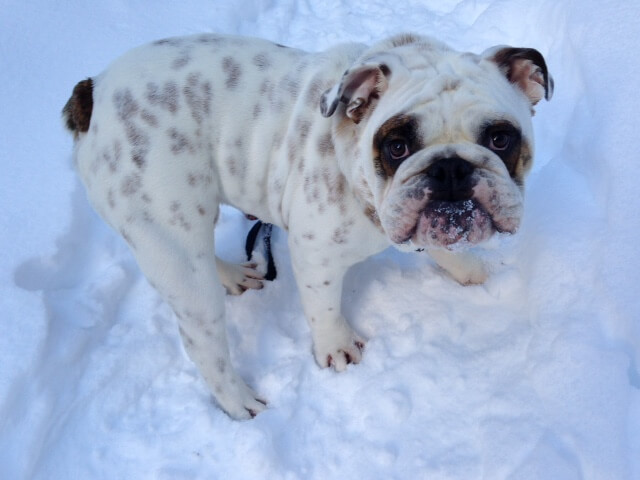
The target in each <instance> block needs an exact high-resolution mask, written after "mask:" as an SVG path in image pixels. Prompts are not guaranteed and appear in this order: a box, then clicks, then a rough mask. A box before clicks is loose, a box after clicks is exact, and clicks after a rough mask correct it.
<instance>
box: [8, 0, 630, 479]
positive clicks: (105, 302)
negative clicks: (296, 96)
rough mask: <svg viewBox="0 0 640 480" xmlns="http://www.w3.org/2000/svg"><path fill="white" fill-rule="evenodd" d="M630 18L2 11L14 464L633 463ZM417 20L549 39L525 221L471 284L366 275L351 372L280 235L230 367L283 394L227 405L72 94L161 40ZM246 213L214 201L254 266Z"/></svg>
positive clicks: (418, 271)
mask: <svg viewBox="0 0 640 480" xmlns="http://www.w3.org/2000/svg"><path fill="white" fill-rule="evenodd" d="M638 18H640V6H638V5H636V4H634V3H632V2H629V3H628V4H625V5H622V6H620V5H613V4H607V3H606V2H596V1H592V0H590V1H588V2H577V1H574V2H561V3H558V2H551V1H543V2H525V1H524V0H517V1H511V2H501V1H498V0H487V1H471V0H461V1H453V0H451V1H444V2H442V1H439V2H435V1H433V2H432V1H418V0H409V1H406V2H402V3H399V4H391V3H389V2H381V1H368V2H341V1H337V0H334V1H330V2H305V1H299V0H281V1H279V2H262V1H258V0H253V1H248V2H246V1H245V2H226V3H224V5H216V6H212V5H210V4H209V3H208V2H205V1H203V0H188V1H185V2H180V3H179V4H177V3H176V4H175V5H174V4H164V3H159V4H158V3H156V2H153V3H149V2H145V1H141V0H136V1H133V2H128V3H127V4H123V3H121V2H117V1H113V0H105V1H103V2H100V3H97V4H94V3H92V4H90V5H88V4H86V3H85V2H79V1H72V2H67V3H65V4H60V5H53V4H51V3H50V2H44V1H35V2H12V1H9V2H5V6H4V8H3V14H2V15H0V32H2V33H0V52H1V58H2V69H1V70H0V87H1V88H2V91H3V95H2V96H0V111H1V112H2V114H3V115H2V118H3V121H2V128H0V145H1V146H2V152H3V160H2V162H3V165H4V167H5V172H8V173H5V175H3V176H2V177H0V202H1V203H0V204H1V205H2V207H3V215H1V216H0V229H1V231H2V232H3V233H2V237H1V238H2V249H1V250H0V267H1V268H0V275H1V277H0V305H1V306H2V309H3V311H4V315H3V316H2V317H1V319H0V331H1V332H2V333H0V373H1V375H0V478H7V479H9V478H11V479H14V478H16V479H18V478H30V479H31V478H33V479H49V478H50V479H63V478H65V479H66V478H92V479H100V478H104V479H112V478H136V479H145V478H149V479H181V478H185V479H198V478H203V479H211V478H220V479H263V478H269V479H326V478H366V479H393V478H398V479H400V478H402V479H406V478H428V479H465V480H468V479H476V478H478V479H480V478H486V479H512V480H523V479H524V480H527V479H532V480H533V479H541V478H553V479H563V480H564V479H571V480H573V479H593V480H601V479H616V480H617V479H637V478H640V460H639V459H640V433H639V432H640V392H639V389H640V373H639V370H638V369H639V366H640V300H639V299H638V294H637V290H638V287H637V284H638V280H640V278H639V275H638V273H637V268H638V265H640V250H639V249H638V248H637V241H636V238H637V236H638V233H640V216H638V214H637V210H638V207H639V204H638V200H637V195H636V193H635V181H634V177H635V175H634V169H635V167H636V164H637V160H636V156H637V155H636V152H635V151H636V147H635V142H636V141H637V132H636V130H637V128H636V123H637V122H636V121H635V120H634V119H635V116H636V115H637V112H638V111H639V107H640V101H639V100H638V96H637V94H636V92H635V87H636V85H635V83H636V82H635V79H636V78H638V75H637V74H638V73H639V72H638V70H639V69H640V60H638V59H637V58H636V57H637V56H636V55H633V52H634V50H635V48H636V47H637V44H638V40H640V38H638V37H639V33H638V32H640V28H639V25H638V21H637V20H636V19H638ZM403 30H413V31H417V32H420V33H427V34H431V35H434V36H437V37H438V38H441V39H442V40H444V41H446V42H448V43H450V44H452V45H453V46H455V47H457V48H459V49H470V50H475V51H481V50H484V49H485V48H486V47H488V46H490V45H494V44H501V43H507V44H512V45H519V46H532V47H535V48H538V49H539V50H540V51H542V52H543V53H544V54H545V56H546V58H547V60H548V64H549V66H550V69H551V71H552V73H553V75H554V78H555V80H556V92H555V96H554V98H553V100H552V101H551V102H550V103H549V104H544V105H540V106H539V108H538V113H537V115H536V117H535V119H534V123H535V128H536V136H537V155H536V166H535V167H534V171H533V173H532V175H531V176H530V178H529V181H528V185H527V209H526V217H525V221H524V224H523V227H522V231H521V233H520V234H519V235H518V236H517V238H513V239H501V240H499V241H496V242H494V244H495V245H494V246H495V247H496V248H495V249H494V250H491V251H489V252H488V253H486V255H487V256H488V257H490V258H491V259H492V260H493V264H494V270H495V271H494V274H493V276H492V277H491V278H490V279H489V281H488V282H487V283H486V285H483V286H474V287H461V286H459V285H457V284H456V283H455V282H454V281H452V280H451V279H449V278H448V277H447V276H446V275H444V274H443V273H442V272H441V271H439V270H438V269H437V268H436V267H435V266H434V264H433V263H432V262H431V261H430V260H429V259H428V258H427V257H426V256H420V255H403V254H400V253H397V252H393V251H387V252H384V253H382V254H380V255H378V256H376V257H374V258H371V259H369V260H368V261H366V262H364V263H362V264H360V265H357V266H356V267H354V268H353V269H352V271H351V272H350V273H349V275H348V277H347V279H346V285H345V294H344V299H343V310H344V312H345V315H346V316H347V318H349V319H350V321H351V322H352V324H353V325H354V327H356V329H357V330H358V331H359V332H361V333H362V334H363V335H365V336H366V337H367V338H369V339H370V340H369V342H368V344H367V349H366V352H365V358H364V361H363V363H362V364H360V365H358V366H355V367H351V368H349V370H348V371H347V372H346V373H343V374H336V373H334V372H331V371H327V370H320V369H318V368H317V367H316V365H315V363H314V362H313V358H312V356H311V354H310V348H311V343H310V342H311V340H310V335H309V332H308V329H307V327H306V325H305V321H304V318H303V315H302V310H301V306H300V303H299V300H298V297H297V294H296V292H295V284H294V281H293V278H292V273H291V269H290V264H289V260H288V256H287V248H286V239H285V235H284V233H282V232H279V233H277V234H276V236H275V238H274V251H275V252H274V253H275V256H276V259H277V261H278V266H279V272H280V275H279V278H278V281H276V282H274V283H272V284H269V285H268V286H267V288H265V289H264V290H262V291H255V292H248V293H246V294H245V295H243V296H242V297H239V298H235V297H233V298H228V299H227V312H228V316H229V321H230V322H229V323H230V326H229V335H230V340H231V344H232V352H233V356H234V362H235V364H236V365H237V366H238V368H239V370H240V372H241V374H242V375H243V376H244V377H245V378H246V379H247V380H248V382H249V383H250V384H252V385H253V386H254V387H255V388H256V390H257V391H259V392H260V393H261V394H263V395H264V396H265V397H266V398H268V399H269V401H270V407H271V408H270V409H269V410H268V411H266V412H265V413H263V414H261V415H260V416H258V417H257V418H256V419H254V420H253V421H250V422H242V423H239V422H233V421H231V420H230V419H229V418H228V417H226V416H225V415H224V414H223V413H222V412H221V411H220V410H218V409H217V408H216V407H215V406H214V405H213V404H212V402H211V400H210V396H209V395H208V393H207V390H206V387H205V386H204V383H203V382H202V380H201V379H200V378H199V376H198V373H197V371H196V369H195V367H194V366H193V365H192V364H191V363H190V362H189V361H188V359H187V358H186V356H185V354H184V351H183V350H182V347H181V345H180V342H179V338H178V335H177V331H176V330H177V329H176V325H175V322H174V320H173V318H172V314H171V312H170V310H169V308H168V307H167V306H166V305H165V304H164V303H162V302H161V301H160V299H159V297H158V295H157V294H156V293H155V292H154V291H153V289H152V288H151V287H150V286H149V285H148V284H147V282H146V280H145V279H144V278H143V277H142V276H141V274H140V272H139V270H138V269H137V266H136V264H135V262H134V260H133V258H132V256H131V255H130V253H129V252H128V250H127V248H126V245H125V244H124V243H123V242H122V241H121V240H120V239H119V238H118V237H117V236H116V235H115V234H113V233H112V232H111V231H110V230H109V229H108V228H107V227H106V226H104V225H103V223H102V222H101V221H100V220H99V219H98V218H97V216H96V215H95V214H94V213H93V212H92V211H91V209H90V207H89V206H88V205H87V202H86V200H85V197H84V193H83V191H82V190H81V187H80V186H79V185H78V182H77V180H76V178H75V174H74V172H73V169H72V168H71V166H70V161H69V157H70V155H69V152H70V149H71V140H70V138H69V137H68V136H67V135H66V134H65V133H64V132H63V130H62V128H61V126H60V121H59V112H60V108H61V107H62V105H63V104H64V102H65V101H66V99H67V97H68V95H69V93H70V90H71V88H72V87H73V85H74V84H75V82H77V81H78V80H80V79H82V78H84V77H86V76H88V75H92V74H95V73H96V72H99V71H100V70H101V69H102V68H104V66H105V65H106V64H107V63H108V62H109V61H111V60H112V59H113V58H114V57H116V56H117V55H119V54H121V53H122V52H124V51H125V50H127V49H128V48H131V47H133V46H135V45H137V44H140V43H143V42H146V41H149V40H153V39H157V38H161V37H166V36H168V35H173V34H185V33H194V32H201V31H219V32H228V33H239V34H248V35H255V36H261V37H265V38H270V39H272V40H275V41H278V42H280V43H285V44H289V45H294V46H299V47H302V48H306V49H311V50H318V49H322V48H325V47H327V46H329V45H331V44H333V43H336V42H340V41H353V40H355V41H363V42H368V41H372V40H375V39H377V38H380V37H382V36H385V35H388V34H391V33H396V32H398V31H403ZM247 229H248V223H246V221H245V220H244V219H243V217H242V216H241V215H240V214H239V213H238V212H235V211H233V210H231V209H226V210H225V211H224V215H223V217H222V220H221V224H220V227H219V229H218V231H217V237H218V242H217V243H218V245H219V246H220V250H221V253H222V255H223V256H224V257H226V258H227V259H230V260H239V259H241V256H242V251H241V246H242V245H241V243H242V240H241V239H242V238H244V235H245V233H246V231H247Z"/></svg>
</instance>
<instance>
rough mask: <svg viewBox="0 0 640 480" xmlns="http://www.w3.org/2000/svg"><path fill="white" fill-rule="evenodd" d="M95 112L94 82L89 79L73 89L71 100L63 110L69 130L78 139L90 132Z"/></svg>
mask: <svg viewBox="0 0 640 480" xmlns="http://www.w3.org/2000/svg"><path fill="white" fill-rule="evenodd" d="M92 111H93V80H92V79H90V78H87V79H86V80H82V81H81V82H78V84H77V85H76V86H75V87H74V88H73V92H72V93H71V98H69V100H68V101H67V103H66V105H65V106H64V108H63V109H62V114H63V115H64V117H65V119H66V124H67V128H68V129H69V130H71V131H72V132H73V133H74V136H75V137H76V138H77V136H78V134H79V133H82V132H87V131H89V124H90V123H91V112H92Z"/></svg>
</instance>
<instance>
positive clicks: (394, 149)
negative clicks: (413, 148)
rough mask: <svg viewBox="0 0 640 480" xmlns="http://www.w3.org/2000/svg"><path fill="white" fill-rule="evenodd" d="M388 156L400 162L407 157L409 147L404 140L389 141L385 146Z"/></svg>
mask: <svg viewBox="0 0 640 480" xmlns="http://www.w3.org/2000/svg"><path fill="white" fill-rule="evenodd" d="M387 149H388V151H389V155H390V156H391V158H392V159H393V160H402V159H404V158H406V157H408V156H409V153H410V152H409V145H407V142H405V141H404V140H400V139H398V140H391V141H390V142H389V143H388V144H387Z"/></svg>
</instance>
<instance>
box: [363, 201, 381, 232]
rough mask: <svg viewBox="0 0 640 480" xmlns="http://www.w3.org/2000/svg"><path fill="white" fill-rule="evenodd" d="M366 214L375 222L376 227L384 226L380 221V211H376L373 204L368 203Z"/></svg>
mask: <svg viewBox="0 0 640 480" xmlns="http://www.w3.org/2000/svg"><path fill="white" fill-rule="evenodd" d="M364 214H365V215H366V216H367V218H368V219H369V220H371V223H373V224H374V225H375V226H376V227H378V228H382V223H380V217H379V216H378V212H377V211H376V209H375V207H374V206H373V205H367V207H366V208H365V209H364Z"/></svg>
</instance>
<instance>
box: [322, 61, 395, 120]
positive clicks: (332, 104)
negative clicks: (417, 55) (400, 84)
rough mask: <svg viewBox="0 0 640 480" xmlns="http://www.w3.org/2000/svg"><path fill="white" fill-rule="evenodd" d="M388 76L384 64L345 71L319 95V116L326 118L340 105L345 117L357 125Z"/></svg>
mask: <svg viewBox="0 0 640 480" xmlns="http://www.w3.org/2000/svg"><path fill="white" fill-rule="evenodd" d="M390 75H391V70H390V69H389V67H388V66H387V65H386V64H384V63H382V64H381V63H372V64H365V65H362V66H359V67H355V68H351V69H349V70H347V71H346V72H344V75H343V76H342V80H341V81H340V83H338V84H337V85H335V86H334V87H333V88H330V89H329V90H327V91H326V92H324V93H323V94H322V97H321V98H320V112H321V113H322V115H323V116H325V117H330V116H331V115H333V113H334V112H335V111H336V109H337V108H338V104H339V103H340V102H342V103H345V104H346V105H347V107H346V110H345V113H346V115H347V117H349V118H350V119H351V120H353V121H354V122H355V123H359V122H360V120H362V117H364V115H365V114H366V113H367V111H368V110H369V108H371V106H372V105H373V103H374V102H375V100H377V99H378V98H380V95H382V94H383V93H384V92H385V91H386V90H387V87H388V85H389V83H388V77H389V76H390Z"/></svg>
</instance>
